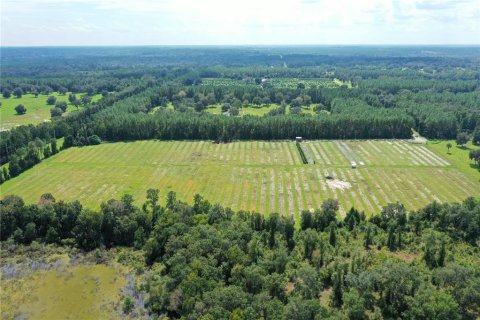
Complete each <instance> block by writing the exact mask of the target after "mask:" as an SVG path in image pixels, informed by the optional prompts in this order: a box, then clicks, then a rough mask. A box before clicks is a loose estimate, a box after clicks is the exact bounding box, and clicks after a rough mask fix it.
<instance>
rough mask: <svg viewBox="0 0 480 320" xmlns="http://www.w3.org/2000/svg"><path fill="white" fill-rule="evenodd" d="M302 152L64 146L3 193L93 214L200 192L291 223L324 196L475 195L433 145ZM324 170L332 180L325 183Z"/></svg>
mask: <svg viewBox="0 0 480 320" xmlns="http://www.w3.org/2000/svg"><path fill="white" fill-rule="evenodd" d="M442 143H443V142H442ZM302 147H303V148H308V150H310V153H311V155H312V157H313V158H314V159H315V164H314V165H304V164H302V161H301V158H300V155H299V153H298V151H297V150H296V147H295V143H294V142H290V141H276V142H263V141H262V142H258V141H251V142H234V143H230V144H214V143H212V142H209V141H200V142H189V141H168V142H161V141H153V140H151V141H138V142H119V143H107V144H102V145H99V146H89V147H83V148H71V149H68V150H65V151H62V152H61V153H59V154H57V155H55V156H53V157H51V158H49V159H46V160H44V161H43V162H42V163H40V164H39V165H36V166H35V167H33V168H32V169H30V170H28V171H26V172H24V173H22V174H21V175H20V176H18V177H16V178H14V179H11V180H9V181H7V182H5V183H4V184H3V185H2V186H1V194H2V196H5V195H8V194H18V195H20V196H22V197H23V198H24V199H25V200H26V201H27V202H30V203H32V202H36V201H38V199H39V198H40V196H41V195H42V194H43V193H46V192H50V193H52V194H53V195H54V196H55V197H56V198H57V199H65V200H79V201H80V202H82V203H83V204H84V205H85V206H87V207H91V208H98V207H99V206H100V203H101V201H107V200H109V199H111V198H119V197H121V196H122V195H123V194H124V193H126V192H128V193H131V194H132V195H133V196H134V198H135V199H136V201H137V204H141V203H143V201H144V199H145V192H146V190H147V189H148V188H159V189H160V192H161V197H162V198H163V199H164V198H165V196H166V194H167V193H168V192H169V191H175V192H177V196H178V198H179V199H181V200H184V201H188V202H191V201H192V199H193V196H194V195H195V194H196V193H200V194H202V195H203V196H204V197H206V198H207V199H209V200H210V201H211V202H218V203H221V204H223V205H225V206H230V207H232V208H233V209H235V210H238V209H244V210H256V211H258V212H262V213H264V212H265V213H267V214H268V213H269V212H270V211H274V210H275V211H278V212H280V213H281V214H287V213H295V214H296V215H297V216H298V212H299V211H300V210H306V209H313V208H315V207H318V206H319V205H320V204H321V203H322V202H323V201H325V200H326V199H327V198H332V197H333V198H336V199H338V201H339V203H340V207H341V213H345V212H346V211H348V210H349V209H350V206H352V205H354V206H355V207H356V208H358V209H360V210H363V211H365V212H366V213H367V214H373V213H378V212H379V211H380V210H381V207H382V206H384V205H386V204H388V203H389V202H397V201H399V202H401V203H403V204H405V206H406V207H407V208H408V209H417V208H420V207H423V206H424V205H426V204H427V203H430V202H431V201H433V200H437V201H440V202H454V201H457V202H458V201H462V200H463V199H465V198H466V197H468V196H478V195H479V193H480V191H479V190H480V182H479V178H480V173H479V172H478V171H477V170H476V169H473V168H470V167H469V163H470V161H469V160H468V157H467V158H465V159H463V160H462V157H461V156H460V155H459V156H458V157H456V156H455V155H456V153H455V154H454V155H452V157H451V158H449V156H448V155H447V154H446V148H445V150H444V151H443V152H439V150H437V148H438V146H437V145H435V144H432V145H427V146H425V145H418V144H413V143H409V142H405V141H309V142H304V143H303V144H302ZM441 150H443V149H442V148H441V147H440V151H441ZM463 151H464V150H462V152H463ZM452 153H453V151H452ZM463 154H465V152H463ZM351 159H354V160H355V161H356V162H357V166H358V167H357V169H352V168H351V164H350V161H352V160H351ZM360 162H362V163H364V164H363V165H361V164H360ZM325 172H329V173H330V175H333V176H334V178H335V180H328V181H327V179H325Z"/></svg>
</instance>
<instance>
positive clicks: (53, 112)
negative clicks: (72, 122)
mask: <svg viewBox="0 0 480 320" xmlns="http://www.w3.org/2000/svg"><path fill="white" fill-rule="evenodd" d="M62 114H63V110H62V109H60V108H57V107H55V108H53V109H51V110H50V115H51V116H52V118H53V117H60V116H61V115H62Z"/></svg>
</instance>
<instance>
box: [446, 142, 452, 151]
mask: <svg viewBox="0 0 480 320" xmlns="http://www.w3.org/2000/svg"><path fill="white" fill-rule="evenodd" d="M451 147H452V144H451V143H450V142H449V143H447V153H450V148H451Z"/></svg>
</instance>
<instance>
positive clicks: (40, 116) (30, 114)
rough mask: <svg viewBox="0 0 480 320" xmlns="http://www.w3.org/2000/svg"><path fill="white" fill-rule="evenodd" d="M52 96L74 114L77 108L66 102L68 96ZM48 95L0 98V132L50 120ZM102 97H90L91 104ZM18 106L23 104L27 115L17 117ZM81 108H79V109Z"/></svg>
mask: <svg viewBox="0 0 480 320" xmlns="http://www.w3.org/2000/svg"><path fill="white" fill-rule="evenodd" d="M51 95H52V96H55V97H56V98H57V101H65V102H67V104H68V106H67V112H66V114H68V113H69V112H75V111H76V110H77V108H76V107H75V106H73V105H72V104H71V103H70V102H68V95H69V93H67V94H65V95H61V94H59V93H58V92H55V93H52V94H51ZM82 95H83V94H80V93H77V97H79V98H80V96H82ZM48 96H50V95H43V94H40V95H38V97H37V98H35V96H34V95H33V94H24V95H23V96H22V97H21V98H16V97H14V96H12V97H10V98H8V99H6V98H4V97H0V102H1V103H2V106H1V107H0V119H1V127H0V130H8V129H11V128H13V127H16V126H18V125H24V124H38V123H41V122H44V121H45V120H49V119H50V109H52V108H53V106H50V105H47V97H48ZM101 97H102V95H101V94H97V95H94V96H92V102H96V101H98V100H100V98H101ZM19 104H23V105H24V106H25V107H26V108H27V113H25V114H23V115H17V113H16V112H15V107H16V106H18V105H19ZM80 108H81V107H79V109H80Z"/></svg>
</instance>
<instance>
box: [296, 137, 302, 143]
mask: <svg viewBox="0 0 480 320" xmlns="http://www.w3.org/2000/svg"><path fill="white" fill-rule="evenodd" d="M295 141H296V142H302V141H303V139H302V137H296V138H295Z"/></svg>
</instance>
